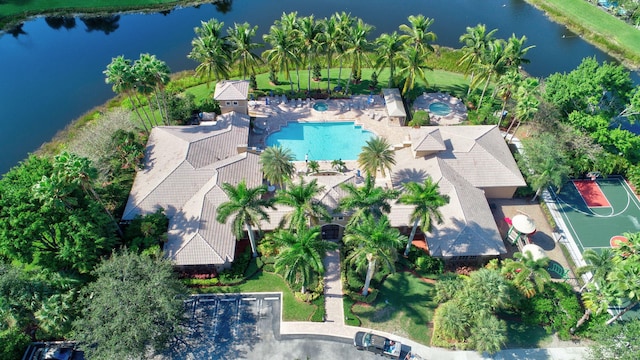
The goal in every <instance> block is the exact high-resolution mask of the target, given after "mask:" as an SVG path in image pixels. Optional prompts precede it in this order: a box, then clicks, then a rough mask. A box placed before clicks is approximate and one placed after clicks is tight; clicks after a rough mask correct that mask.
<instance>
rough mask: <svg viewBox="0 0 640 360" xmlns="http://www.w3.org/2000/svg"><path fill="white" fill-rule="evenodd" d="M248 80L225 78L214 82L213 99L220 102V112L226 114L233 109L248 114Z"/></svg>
mask: <svg viewBox="0 0 640 360" xmlns="http://www.w3.org/2000/svg"><path fill="white" fill-rule="evenodd" d="M248 96H249V81H247V80H225V81H220V82H218V83H217V84H216V91H215V92H214V93H213V99H214V100H216V101H218V103H220V112H221V113H222V114H226V113H229V112H232V111H235V112H237V113H240V114H245V115H248V114H249V100H248Z"/></svg>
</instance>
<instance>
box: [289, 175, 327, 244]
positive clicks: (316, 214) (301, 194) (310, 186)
mask: <svg viewBox="0 0 640 360" xmlns="http://www.w3.org/2000/svg"><path fill="white" fill-rule="evenodd" d="M323 189H324V187H323V186H321V185H318V180H316V179H313V180H311V181H310V182H309V183H306V182H305V181H304V178H302V177H301V178H300V182H299V183H298V184H292V185H290V186H288V187H287V188H286V189H284V190H283V189H281V190H278V192H277V193H276V203H278V204H282V205H287V206H291V207H292V208H293V213H292V214H291V215H290V216H289V228H290V229H291V230H292V231H300V230H301V229H303V228H306V227H307V226H309V225H310V224H311V225H312V224H315V223H317V221H318V219H322V220H324V221H329V220H331V215H330V214H329V211H328V210H327V208H326V207H325V206H324V205H323V204H322V203H321V202H319V201H318V200H316V199H315V197H316V196H318V195H319V194H320V193H321V192H322V190H323Z"/></svg>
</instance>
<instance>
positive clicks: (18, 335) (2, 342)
mask: <svg viewBox="0 0 640 360" xmlns="http://www.w3.org/2000/svg"><path fill="white" fill-rule="evenodd" d="M30 342H31V339H30V338H29V335H27V334H25V333H24V332H23V331H21V330H20V329H18V328H16V327H13V328H10V329H9V330H6V331H2V332H0V359H20V358H22V355H23V354H24V351H25V350H26V349H27V346H29V343H30Z"/></svg>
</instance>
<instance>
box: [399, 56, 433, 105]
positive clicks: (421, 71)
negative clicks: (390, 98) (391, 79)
mask: <svg viewBox="0 0 640 360" xmlns="http://www.w3.org/2000/svg"><path fill="white" fill-rule="evenodd" d="M425 69H427V70H431V69H430V68H429V67H428V66H427V59H426V57H424V56H423V55H422V54H420V51H419V50H418V49H416V48H413V47H406V48H405V49H404V51H402V53H401V54H400V69H399V73H400V77H401V78H403V79H404V85H403V86H402V95H405V94H406V93H408V92H409V91H411V90H413V88H414V86H415V84H416V80H418V79H419V80H421V81H422V82H423V83H424V84H425V86H428V85H429V81H427V76H426V74H425Z"/></svg>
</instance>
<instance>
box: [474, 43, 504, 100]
mask: <svg viewBox="0 0 640 360" xmlns="http://www.w3.org/2000/svg"><path fill="white" fill-rule="evenodd" d="M472 68H473V71H474V73H475V74H476V77H475V78H474V79H473V81H472V82H471V84H470V85H469V86H471V88H476V87H478V86H479V85H480V84H481V83H482V82H484V87H483V88H482V94H481V95H480V101H479V102H478V106H477V107H478V108H480V107H481V106H482V101H483V99H484V95H485V93H486V91H487V88H488V87H489V84H490V83H491V80H493V79H494V78H499V77H500V76H502V74H504V73H505V72H506V71H507V69H508V68H509V67H508V66H507V59H506V56H505V41H504V40H502V39H495V40H493V41H491V42H489V43H488V44H487V49H486V51H485V52H484V56H483V57H482V58H481V59H480V61H479V62H477V63H475V64H474V65H472Z"/></svg>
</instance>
